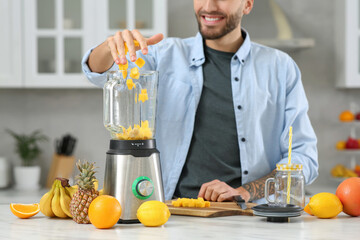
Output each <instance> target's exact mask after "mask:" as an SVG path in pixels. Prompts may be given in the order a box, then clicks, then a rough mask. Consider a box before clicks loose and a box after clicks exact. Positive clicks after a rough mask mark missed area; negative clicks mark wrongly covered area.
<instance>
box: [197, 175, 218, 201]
mask: <svg viewBox="0 0 360 240" xmlns="http://www.w3.org/2000/svg"><path fill="white" fill-rule="evenodd" d="M218 182H220V181H219V180H217V179H215V180H213V181H211V182H207V183H203V184H202V185H201V188H200V191H199V194H198V197H202V198H205V192H206V189H207V187H208V186H210V185H212V184H215V183H218Z"/></svg>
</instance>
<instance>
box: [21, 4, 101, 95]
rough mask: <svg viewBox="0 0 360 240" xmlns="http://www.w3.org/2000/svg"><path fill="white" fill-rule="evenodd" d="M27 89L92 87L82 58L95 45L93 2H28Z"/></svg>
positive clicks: (26, 34) (26, 38)
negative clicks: (82, 65)
mask: <svg viewBox="0 0 360 240" xmlns="http://www.w3.org/2000/svg"><path fill="white" fill-rule="evenodd" d="M23 4H24V7H25V11H24V20H25V21H24V39H25V41H24V45H25V60H26V61H25V63H24V67H25V72H24V73H25V76H24V79H25V81H24V85H25V87H29V88H31V87H36V88H39V87H41V88H42V87H45V88H48V87H50V88H51V87H55V88H61V87H64V88H81V87H90V86H91V84H90V83H89V82H88V81H87V80H86V78H85V76H84V74H83V73H82V70H81V58H82V56H83V54H84V53H85V51H86V50H87V49H89V48H90V47H91V46H93V45H94V43H95V40H94V37H93V36H94V34H95V33H94V24H95V21H94V17H93V16H94V13H95V9H94V8H93V0H24V1H23Z"/></svg>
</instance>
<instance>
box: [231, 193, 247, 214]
mask: <svg viewBox="0 0 360 240" xmlns="http://www.w3.org/2000/svg"><path fill="white" fill-rule="evenodd" d="M234 199H235V201H236V204H237V205H238V206H239V207H240V208H241V209H244V210H246V209H247V208H248V207H247V206H246V202H245V200H244V199H243V198H242V197H241V196H240V195H237V196H234Z"/></svg>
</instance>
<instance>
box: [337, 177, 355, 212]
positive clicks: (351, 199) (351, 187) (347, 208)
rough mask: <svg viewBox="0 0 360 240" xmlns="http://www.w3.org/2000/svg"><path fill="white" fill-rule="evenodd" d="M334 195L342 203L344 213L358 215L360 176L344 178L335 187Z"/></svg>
mask: <svg viewBox="0 0 360 240" xmlns="http://www.w3.org/2000/svg"><path fill="white" fill-rule="evenodd" d="M336 196H337V197H338V198H339V199H340V201H341V202H342V204H343V205H344V210H343V211H344V213H346V214H348V215H350V216H354V217H357V216H360V178H359V177H352V178H348V179H346V180H344V181H343V182H342V183H340V185H339V186H338V187H337V189H336Z"/></svg>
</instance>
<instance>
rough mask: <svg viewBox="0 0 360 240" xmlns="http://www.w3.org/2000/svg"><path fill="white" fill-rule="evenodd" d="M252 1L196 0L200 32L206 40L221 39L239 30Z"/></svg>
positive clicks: (195, 8) (195, 6) (195, 5)
mask: <svg viewBox="0 0 360 240" xmlns="http://www.w3.org/2000/svg"><path fill="white" fill-rule="evenodd" d="M249 2H250V3H251V2H252V0H194V10H195V15H196V19H197V21H198V25H199V31H200V33H201V35H202V36H203V38H204V39H219V38H222V37H223V36H225V35H226V34H228V33H230V32H232V31H233V30H234V29H236V28H238V27H239V25H240V22H241V18H242V16H243V15H244V14H248V13H249V12H250V10H251V7H252V5H251V6H250V7H249V5H248V4H249Z"/></svg>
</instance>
